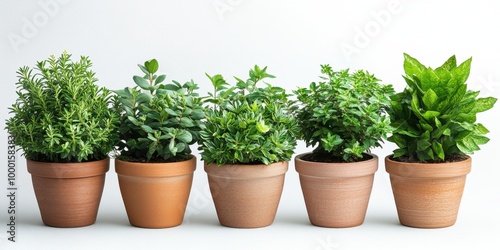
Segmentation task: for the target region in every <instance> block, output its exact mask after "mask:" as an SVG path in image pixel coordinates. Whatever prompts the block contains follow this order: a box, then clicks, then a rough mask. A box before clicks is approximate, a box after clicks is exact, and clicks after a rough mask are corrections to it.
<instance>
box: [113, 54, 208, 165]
mask: <svg viewBox="0 0 500 250" xmlns="http://www.w3.org/2000/svg"><path fill="white" fill-rule="evenodd" d="M138 66H139V68H140V69H141V70H142V71H143V72H144V74H145V75H144V76H143V77H141V76H134V77H133V80H134V82H135V84H136V86H135V87H133V88H130V87H126V88H125V89H123V90H118V91H115V92H116V93H117V95H118V98H117V101H116V109H117V112H118V113H119V114H121V118H120V122H121V123H120V128H119V135H120V143H119V146H118V149H119V151H120V156H119V158H120V159H123V160H127V161H139V162H173V161H182V160H186V159H188V158H190V157H191V155H190V154H191V149H190V147H189V145H192V144H194V143H196V142H198V138H199V132H200V130H201V128H202V126H203V123H202V121H201V120H202V119H203V117H204V112H203V107H202V101H201V98H200V97H199V96H198V93H196V92H195V90H196V89H198V85H196V84H195V83H194V82H193V81H192V80H191V81H189V82H186V83H185V84H180V83H179V82H176V81H172V83H171V84H162V82H163V81H164V80H165V78H166V76H165V75H156V74H155V73H156V72H157V70H158V67H159V66H158V61H157V60H155V59H152V60H150V61H147V62H145V63H144V65H140V64H139V65H138Z"/></svg>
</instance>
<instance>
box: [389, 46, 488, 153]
mask: <svg viewBox="0 0 500 250" xmlns="http://www.w3.org/2000/svg"><path fill="white" fill-rule="evenodd" d="M471 62H472V58H469V59H468V60H466V61H464V62H463V63H461V64H460V65H457V61H456V58H455V56H452V57H450V58H449V59H448V60H447V61H446V62H444V64H443V65H441V66H440V67H438V68H436V69H432V68H430V67H426V66H424V65H422V64H421V63H420V62H419V61H418V60H416V59H415V58H413V57H411V56H409V55H408V54H404V71H405V75H404V76H403V77H404V79H405V81H406V83H407V86H406V88H405V89H404V90H403V91H402V92H400V93H397V94H396V95H394V96H393V97H392V101H391V109H390V110H389V113H390V116H391V124H392V125H393V126H394V127H395V131H394V133H393V135H392V136H391V137H389V139H388V140H389V141H391V142H394V143H396V144H397V146H398V149H396V150H394V155H393V158H394V159H396V160H400V161H410V162H436V163H439V162H446V161H456V160H460V159H462V158H463V156H464V155H466V154H472V153H474V151H476V150H479V145H481V144H485V143H487V142H488V141H489V139H488V138H487V137H486V136H485V134H486V133H488V130H487V129H486V128H485V127H484V126H483V125H482V124H480V123H476V115H477V113H480V112H484V111H486V110H489V109H491V108H492V107H493V105H494V104H495V102H496V100H497V99H496V98H493V97H484V98H478V95H479V91H471V90H467V84H466V81H467V78H468V77H469V73H470V67H471Z"/></svg>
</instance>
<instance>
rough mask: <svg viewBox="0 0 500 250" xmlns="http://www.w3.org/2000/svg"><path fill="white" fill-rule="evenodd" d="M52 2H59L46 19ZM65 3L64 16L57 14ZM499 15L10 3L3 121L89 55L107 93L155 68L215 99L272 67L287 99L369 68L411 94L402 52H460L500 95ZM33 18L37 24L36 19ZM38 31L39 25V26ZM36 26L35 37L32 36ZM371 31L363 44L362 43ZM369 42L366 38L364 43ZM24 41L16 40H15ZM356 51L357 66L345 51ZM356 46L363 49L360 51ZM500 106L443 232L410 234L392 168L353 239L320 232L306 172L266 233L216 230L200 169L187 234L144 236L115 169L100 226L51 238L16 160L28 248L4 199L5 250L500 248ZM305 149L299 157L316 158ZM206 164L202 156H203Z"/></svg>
mask: <svg viewBox="0 0 500 250" xmlns="http://www.w3.org/2000/svg"><path fill="white" fill-rule="evenodd" d="M46 3H52V5H50V8H46V7H44V6H46ZM54 3H56V4H54ZM499 13H500V4H499V3H498V2H496V1H492V0H490V1H475V2H472V1H439V2H438V1H403V0H401V1H389V0H377V1H361V0H359V1H326V0H324V1H319V0H313V1H297V0H294V1H263V0H258V1H257V0H254V1H242V0H206V1H196V2H195V1H129V0H128V1H106V2H104V1H71V0H64V1H63V0H60V1H56V0H40V1H6V0H3V1H1V2H0V23H1V25H0V37H1V39H0V48H1V59H0V75H1V76H2V85H1V86H2V91H1V92H2V93H1V97H2V98H1V99H0V102H1V109H0V119H1V121H2V124H4V123H3V121H4V120H5V119H6V118H7V117H8V116H9V115H8V111H7V109H6V108H7V107H8V106H10V105H11V104H12V103H13V102H14V101H15V98H16V96H15V95H14V91H15V86H14V83H15V82H16V74H15V72H16V70H17V69H18V68H19V67H20V66H24V65H29V66H34V64H35V62H36V61H38V60H43V59H45V58H47V57H48V56H49V55H50V54H55V55H59V54H60V53H61V52H62V51H63V50H67V51H68V52H70V53H72V54H73V55H74V56H79V55H88V56H90V58H91V60H92V61H93V62H94V67H93V70H94V71H95V72H96V73H97V77H98V78H99V79H100V81H99V82H98V84H101V85H104V86H106V87H108V88H110V89H118V88H123V87H125V86H131V85H132V84H133V81H132V80H131V79H132V76H133V75H135V74H139V73H140V71H139V69H138V68H137V66H136V64H138V63H142V62H144V61H145V60H149V59H151V58H157V59H158V61H159V63H160V72H163V73H166V74H167V79H168V80H172V79H175V80H178V81H186V80H189V79H194V81H195V82H196V83H198V84H199V85H201V93H205V92H207V91H209V90H210V85H209V81H208V79H206V77H205V76H204V73H205V72H207V73H209V74H216V73H222V74H223V75H225V76H226V78H227V79H230V77H231V76H233V75H234V76H239V77H245V76H246V74H247V72H248V70H249V68H250V67H252V66H253V65H254V64H258V65H260V66H266V65H267V66H268V67H269V69H268V72H269V73H271V74H274V75H276V76H277V79H275V80H274V81H272V83H274V84H279V85H281V86H283V87H286V88H287V89H288V90H292V89H295V88H296V86H307V85H308V84H309V83H310V82H311V81H317V80H318V77H317V76H318V75H319V69H320V68H319V65H320V64H325V63H329V64H331V65H332V66H333V67H334V68H336V69H343V68H352V69H366V70H368V71H370V72H371V73H373V74H375V76H377V77H378V78H379V79H382V80H383V81H384V82H385V83H391V84H394V86H395V88H396V89H397V90H398V91H399V90H401V89H402V88H403V87H404V81H403V79H402V77H401V75H402V74H403V68H402V63H403V52H407V53H409V54H410V55H412V56H414V57H415V58H417V59H419V60H420V61H421V62H422V63H424V64H426V65H430V66H433V67H436V66H439V64H440V63H442V62H444V60H446V59H447V58H448V57H449V56H451V55H452V54H456V55H457V58H458V60H459V61H463V60H466V59H467V58H468V57H470V56H472V57H473V63H472V72H471V75H470V78H469V85H470V88H472V89H476V90H481V91H482V94H481V95H482V96H495V97H499V96H500V94H499V93H500V73H498V69H499V68H500V61H499V60H498V56H499V53H498V52H499V49H498V44H500V37H499V36H498V34H496V33H497V32H498V23H500V15H499ZM33 20H34V21H33ZM29 23H30V24H29ZM31 25H32V26H31ZM361 32H362V33H363V34H361ZM367 33H368V34H367ZM14 37H15V38H16V39H17V40H16V41H17V43H16V42H12V39H14ZM348 46H353V47H350V48H351V49H354V50H353V51H354V52H353V53H352V54H350V55H346V54H345V53H343V51H342V48H345V47H348ZM354 47H356V48H354ZM498 112H499V105H498V104H497V106H496V107H495V108H494V109H493V110H491V111H489V113H488V114H483V115H480V116H479V120H480V122H482V123H483V124H484V125H485V126H486V127H488V128H490V130H491V131H492V132H491V133H490V134H489V137H490V138H491V139H492V140H491V141H490V143H489V144H487V145H485V146H483V147H482V148H483V149H482V151H480V152H478V153H476V154H475V155H474V156H473V169H472V173H471V174H469V176H468V179H467V185H466V188H465V193H464V197H463V199H462V205H461V208H460V213H459V218H458V221H457V224H455V225H454V226H452V227H449V228H444V229H426V230H424V229H414V228H408V227H404V226H401V225H399V223H398V219H397V214H396V208H395V205H394V200H393V198H392V192H391V189H390V183H389V179H388V175H387V173H386V172H385V170H384V165H383V162H382V158H383V157H384V156H386V155H387V154H390V152H391V151H392V150H393V148H394V145H392V144H391V143H388V144H386V145H384V148H383V149H376V150H374V153H376V154H378V155H379V157H380V158H381V159H380V165H379V171H378V172H377V173H376V178H375V185H374V188H373V191H372V197H371V200H370V205H369V208H368V213H367V215H366V220H365V223H364V224H363V225H361V226H359V227H355V228H348V229H329V228H319V227H315V226H311V225H310V224H309V221H308V218H307V213H306V210H305V205H304V202H303V198H302V193H301V190H300V186H299V181H298V174H297V173H296V172H295V170H294V166H293V163H291V164H290V168H289V171H288V173H287V175H286V181H285V187H284V192H283V196H282V199H281V203H280V206H279V209H278V213H277V216H276V220H275V222H274V224H273V225H271V226H269V227H266V228H260V229H232V228H226V227H222V226H220V225H219V224H218V220H217V216H216V214H215V209H214V206H213V203H212V200H211V197H210V195H209V193H208V188H207V180H206V174H205V173H204V172H203V168H202V163H201V162H198V169H197V170H196V172H195V179H194V185H193V189H192V193H191V197H190V200H189V205H188V208H187V213H186V217H185V222H184V224H182V225H180V226H178V227H175V228H169V229H154V230H153V229H140V228H135V227H132V226H130V225H129V224H128V220H127V217H126V214H125V209H124V207H123V203H122V201H121V196H120V193H119V188H118V183H117V177H116V173H115V172H114V165H112V166H111V170H110V172H109V173H108V174H107V180H106V186H105V190H104V194H103V197H102V201H101V207H100V210H99V215H98V218H97V222H96V224H94V225H92V226H89V227H84V228H75V229H59V228H51V227H46V226H43V225H42V223H41V219H40V215H39V212H38V207H37V204H36V200H35V197H34V193H33V190H32V184H31V180H30V176H29V174H28V172H27V171H26V165H25V162H24V160H23V159H20V160H19V161H18V178H17V181H18V187H19V193H18V204H17V205H18V207H17V208H18V210H17V212H18V213H17V218H18V219H17V223H18V224H17V242H16V243H11V242H8V241H7V233H6V232H5V231H6V228H7V227H6V226H5V225H6V223H7V197H6V196H2V197H1V198H0V218H1V223H0V249H323V250H328V249H342V250H344V249H445V248H446V249H477V248H482V249H500V239H499V237H498V236H499V235H500V225H499V223H500V217H499V215H498V211H500V210H499V209H500V195H499V194H498V192H499V190H500V182H499V181H498V176H499V175H500V168H499V166H498V165H499V164H498V160H496V158H494V157H495V155H496V154H497V152H498V150H495V149H498V148H500V135H499V133H498V129H497V128H498V127H499V126H500V121H499V119H498ZM6 137H7V134H6V132H5V131H3V130H2V131H1V134H0V138H1V139H0V162H2V164H3V166H4V167H1V168H0V188H2V189H3V190H5V192H6V187H7V183H6V176H7V171H6V144H7V143H6V140H5V139H6ZM308 150H310V149H306V148H305V146H304V144H303V143H302V142H301V143H299V147H298V148H297V150H296V153H302V152H305V151H308ZM198 159H199V157H198Z"/></svg>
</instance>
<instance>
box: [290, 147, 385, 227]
mask: <svg viewBox="0 0 500 250" xmlns="http://www.w3.org/2000/svg"><path fill="white" fill-rule="evenodd" d="M307 154H309V153H306V154H301V155H297V156H296V157H295V169H296V170H297V172H298V173H299V178H300V185H301V187H302V193H303V195H304V201H305V203H306V209H307V214H308V216H309V221H311V223H312V224H313V225H316V226H321V227H336V228H340V227H354V226H359V225H361V224H363V222H364V220H365V215H366V210H367V208H368V201H369V199H370V194H371V191H372V186H373V178H374V175H375V172H376V171H377V168H378V157H377V156H376V155H373V154H370V155H371V156H372V157H373V158H372V159H369V160H366V161H361V162H350V163H326V162H311V161H305V160H302V159H301V158H302V157H303V156H305V155H307Z"/></svg>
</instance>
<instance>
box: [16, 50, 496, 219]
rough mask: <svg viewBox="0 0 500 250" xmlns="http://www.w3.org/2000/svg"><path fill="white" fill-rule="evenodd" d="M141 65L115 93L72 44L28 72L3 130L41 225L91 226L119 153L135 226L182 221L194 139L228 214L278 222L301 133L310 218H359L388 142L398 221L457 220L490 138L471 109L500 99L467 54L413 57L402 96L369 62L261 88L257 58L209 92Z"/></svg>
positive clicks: (21, 74) (222, 215) (301, 169)
mask: <svg viewBox="0 0 500 250" xmlns="http://www.w3.org/2000/svg"><path fill="white" fill-rule="evenodd" d="M138 66H139V68H140V70H141V71H142V72H143V73H144V75H143V76H134V77H133V80H134V82H135V86H133V87H126V88H124V89H122V90H116V91H114V93H113V92H111V91H110V90H108V89H106V88H104V87H98V86H97V85H96V81H97V79H96V78H95V75H94V72H92V71H91V69H90V68H91V61H90V60H89V59H88V58H87V57H81V58H80V60H79V61H72V60H71V55H70V54H68V53H66V52H64V53H63V54H62V55H61V56H60V57H58V58H56V57H54V56H51V57H50V58H49V59H47V60H44V61H40V62H38V63H37V65H36V67H35V68H34V69H31V68H29V67H21V68H20V69H19V71H18V82H17V86H18V91H17V94H18V100H17V101H16V102H15V103H14V104H13V105H12V107H11V108H10V110H11V113H12V114H13V116H12V117H11V118H9V119H8V120H7V122H6V127H7V129H8V130H9V132H10V133H11V134H12V135H13V136H15V143H16V144H17V145H19V146H20V148H21V149H22V150H23V152H24V156H25V157H26V159H27V165H28V171H29V172H30V173H31V175H32V180H33V187H34V190H35V195H36V197H37V201H38V204H39V208H40V213H41V217H42V221H43V222H44V223H45V224H46V225H49V226H56V227H78V226H86V225H91V224H93V223H94V222H95V220H96V215H97V211H98V207H99V203H100V199H101V194H102V190H103V187H104V180H105V174H106V172H107V171H108V170H109V162H110V160H109V158H110V157H109V155H110V153H111V156H114V158H115V170H116V173H117V175H118V179H119V186H120V191H121V194H122V198H123V202H124V205H125V209H126V212H127V215H128V218H129V221H130V223H131V224H132V225H134V226H138V227H146V228H165V227H173V226H177V225H180V224H181V223H182V220H183V217H184V212H185V210H186V205H187V201H188V198H189V194H190V189H191V186H192V180H193V173H194V171H195V169H196V162H197V161H196V157H195V156H194V155H192V151H191V148H190V147H191V146H193V145H194V144H195V143H198V145H199V150H200V152H201V160H203V162H204V170H205V171H206V172H207V175H208V182H209V185H210V191H211V193H212V198H213V201H214V204H215V208H216V212H217V216H218V218H219V221H220V223H221V224H222V225H224V226H229V227H240V228H252V227H263V226H267V225H270V224H272V222H273V220H274V217H275V214H276V211H277V207H278V204H279V201H280V197H281V193H282V189H283V183H284V176H285V173H286V172H287V170H288V162H289V161H290V160H291V159H292V155H293V154H294V150H295V146H296V143H297V140H298V139H302V140H304V141H305V142H306V144H307V146H312V147H315V149H314V150H313V151H312V152H310V153H303V154H299V155H297V156H296V157H295V159H294V160H295V168H296V170H297V172H298V173H299V177H300V183H301V187H302V191H303V195H304V200H305V203H306V208H307V212H308V215H309V219H310V221H311V223H312V224H314V225H317V226H323V227H351V226H357V225H360V224H362V223H363V221H364V219H365V214H366V210H367V206H368V201H369V197H370V194H371V189H372V185H373V179H374V173H375V172H376V170H377V168H378V156H376V155H374V154H371V153H370V150H371V149H373V148H374V147H380V146H381V143H382V142H383V141H384V140H386V139H387V140H388V141H390V142H394V143H395V144H396V145H397V146H398V148H397V149H396V150H394V154H393V155H390V156H387V157H386V158H385V167H386V170H387V172H388V173H389V174H390V179H391V184H392V188H393V193H394V199H395V202H396V206H397V211H398V216H399V220H400V222H401V224H403V225H407V226H412V227H422V228H429V227H431V228H432V227H446V226H451V225H453V224H454V223H455V221H456V218H457V213H458V208H459V204H460V199H461V196H462V193H463V188H464V183H465V176H466V174H467V173H469V172H470V168H471V158H470V157H469V156H468V154H472V153H473V152H474V151H476V150H479V145H481V144H484V143H486V142H488V138H487V137H485V134H486V133H488V130H487V129H486V128H485V127H484V126H483V125H481V124H480V123H477V122H476V114H477V113H479V112H483V111H486V110H488V109H491V108H492V107H493V105H494V103H495V102H496V99H495V98H493V97H487V98H478V94H479V92H478V91H471V90H467V85H466V80H467V78H468V76H469V72H470V66H471V59H468V60H466V61H465V62H463V63H461V64H460V65H457V62H456V59H455V56H452V57H450V59H448V60H447V61H446V62H445V63H444V64H443V65H442V66H440V67H438V68H435V69H433V68H430V67H425V66H424V65H422V64H421V63H420V62H418V61H417V60H416V59H414V58H412V57H411V56H409V55H407V54H405V55H404V71H405V75H404V79H405V81H406V83H407V86H406V88H405V89H404V90H403V91H402V92H400V93H395V92H394V90H393V88H392V86H391V85H383V84H380V81H379V80H378V79H377V78H375V77H374V76H373V75H372V74H370V73H368V72H367V71H362V70H359V71H356V72H350V71H349V70H341V71H334V70H333V69H332V68H331V67H330V66H329V65H322V66H321V72H322V74H323V75H322V77H321V80H320V81H319V82H313V83H311V84H310V85H309V87H307V88H302V87H299V88H297V89H296V90H294V91H293V94H294V95H292V94H288V93H286V91H285V89H283V88H280V87H277V86H273V85H271V84H268V83H265V84H262V83H261V82H263V80H265V79H266V78H274V76H273V75H270V74H268V73H267V68H260V67H258V66H255V67H254V68H253V69H251V70H250V72H249V77H248V79H246V80H244V79H240V78H237V77H235V81H236V83H235V84H234V85H231V84H228V83H227V82H226V80H225V79H224V77H223V76H221V75H213V76H210V75H207V77H208V78H209V79H210V81H211V83H212V85H213V88H214V90H213V92H212V93H209V94H208V95H207V96H205V97H201V96H200V95H199V94H198V93H197V89H198V86H197V84H195V83H194V82H193V81H189V82H186V83H184V84H181V83H179V82H176V81H172V83H167V84H165V83H164V81H165V79H166V76H165V75H161V74H158V73H157V72H158V68H159V65H158V62H157V61H156V60H154V59H153V60H150V61H147V62H145V63H144V64H143V65H138ZM293 97H296V100H292V99H293ZM71 189H74V192H72V191H69V190H71Z"/></svg>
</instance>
